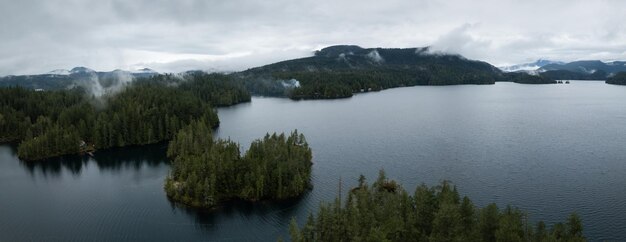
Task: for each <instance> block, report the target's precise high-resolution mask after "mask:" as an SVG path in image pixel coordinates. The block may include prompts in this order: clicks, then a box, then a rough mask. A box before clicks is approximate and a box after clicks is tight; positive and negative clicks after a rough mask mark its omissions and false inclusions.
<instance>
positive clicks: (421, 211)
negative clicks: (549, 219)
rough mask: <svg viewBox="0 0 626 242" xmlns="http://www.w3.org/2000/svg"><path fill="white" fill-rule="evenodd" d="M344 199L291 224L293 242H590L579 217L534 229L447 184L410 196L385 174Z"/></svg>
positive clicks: (512, 212)
mask: <svg viewBox="0 0 626 242" xmlns="http://www.w3.org/2000/svg"><path fill="white" fill-rule="evenodd" d="M341 199H342V197H338V198H336V199H335V201H334V202H333V203H328V204H322V205H321V206H320V209H319V211H318V213H317V215H315V216H313V215H312V214H310V215H309V217H308V219H307V221H306V222H305V223H304V225H303V226H302V227H299V226H298V224H297V223H296V220H295V219H292V221H291V225H290V228H289V232H290V236H291V241H294V242H309V241H494V242H495V241H519V242H521V241H537V242H539V241H564V242H565V241H569V242H579V241H586V239H585V237H584V236H583V225H582V220H581V219H580V217H579V216H578V215H577V214H576V213H572V214H571V215H570V216H569V217H568V218H567V221H566V222H565V223H556V224H554V225H553V226H551V228H548V227H547V226H546V224H545V223H544V222H543V221H539V222H537V224H536V226H532V225H531V224H529V222H528V215H527V214H526V213H524V212H522V211H521V210H519V209H517V208H512V207H510V206H507V207H506V208H504V209H499V208H498V206H497V205H496V204H493V203H492V204H489V205H487V206H486V207H484V208H479V207H476V206H475V205H474V204H473V203H472V201H471V200H470V199H469V198H468V197H463V198H461V197H460V195H459V193H458V191H457V189H456V186H454V185H452V184H451V183H450V182H448V181H444V182H442V183H441V184H440V185H438V186H435V187H427V186H426V185H424V184H422V185H420V186H418V187H417V188H416V189H415V191H414V192H413V193H409V192H407V191H406V190H404V189H403V188H402V186H401V185H400V184H398V183H397V182H395V181H393V180H389V179H387V177H386V175H385V173H384V171H381V172H380V174H379V176H378V179H377V180H376V181H375V182H374V183H373V184H372V185H369V184H367V182H366V181H365V177H363V176H361V177H360V178H359V180H358V186H357V187H355V188H354V189H352V190H351V191H349V193H348V197H347V198H346V200H345V201H342V200H341Z"/></svg>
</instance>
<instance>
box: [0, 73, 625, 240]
mask: <svg viewBox="0 0 626 242" xmlns="http://www.w3.org/2000/svg"><path fill="white" fill-rule="evenodd" d="M219 117H220V120H221V126H220V128H219V129H218V130H217V131H216V134H215V135H216V136H218V137H222V138H230V139H232V140H234V141H237V142H239V143H240V144H241V146H242V149H247V146H248V145H249V143H250V142H251V141H252V140H254V139H257V138H260V137H262V136H263V135H265V133H267V132H289V131H291V130H293V129H298V130H299V131H301V132H302V133H304V134H305V135H306V137H307V140H308V142H309V144H310V146H311V148H312V149H313V162H314V164H313V174H312V177H313V181H312V183H313V186H314V188H313V190H311V191H310V192H308V193H307V194H305V195H304V196H303V197H302V198H300V199H298V200H295V201H287V202H282V203H268V202H264V203H254V204H250V203H242V202H241V203H236V204H230V205H227V206H224V207H222V208H219V209H218V210H216V211H212V212H210V211H201V210H194V209H186V208H184V207H180V206H177V205H175V204H172V203H171V202H169V201H168V199H167V198H166V196H165V192H164V191H163V180H164V178H165V176H166V175H167V173H168V171H169V165H168V161H167V159H166V158H165V150H166V148H167V144H165V143H161V144H155V145H149V146H143V147H131V148H122V149H112V150H106V151H100V152H97V153H96V154H95V156H94V157H89V156H85V157H76V156H71V157H65V158H59V159H53V160H50V161H46V162H34V163H33V162H21V161H19V160H18V159H17V157H16V154H15V147H14V146H11V145H2V146H0V241H27V240H34V241H42V240H46V241H172V240H177V241H199V240H202V241H276V239H277V238H278V237H280V236H282V237H283V238H288V232H287V230H288V224H289V222H290V219H291V218H292V217H294V216H295V217H296V218H297V219H298V220H299V221H304V219H305V217H306V216H307V214H308V213H309V212H315V211H316V210H317V208H318V206H319V204H320V202H327V201H332V199H333V198H334V197H335V196H336V195H337V194H338V189H339V184H340V182H339V181H340V178H341V181H342V182H341V184H342V186H343V189H344V190H345V189H348V188H350V187H351V186H353V185H355V184H356V183H357V181H356V179H357V178H358V176H359V175H360V174H364V175H365V176H366V177H367V178H369V180H370V181H372V180H374V179H375V178H376V175H377V174H378V170H380V169H384V170H385V171H386V173H387V176H388V177H390V178H393V179H395V180H397V181H399V182H400V183H402V184H403V185H404V187H405V188H406V189H407V190H408V191H411V192H412V191H413V190H414V189H415V187H416V186H417V185H418V184H420V183H425V184H427V185H436V184H438V183H439V182H440V181H442V180H450V181H452V182H453V183H454V184H456V185H457V186H458V188H459V191H460V193H461V195H467V196H469V197H470V198H471V199H472V200H473V201H474V203H475V204H476V205H479V206H484V205H486V204H488V203H491V202H496V203H497V204H498V205H500V207H503V206H505V205H506V204H511V205H513V206H516V207H519V208H520V209H522V210H525V211H527V212H528V213H529V215H530V220H531V221H537V220H544V221H546V222H547V223H548V224H551V223H553V222H556V221H564V219H565V218H566V217H567V215H569V213H570V212H572V211H576V212H578V213H579V214H580V215H581V217H582V219H583V223H584V228H585V235H586V236H587V237H588V238H590V239H591V240H590V241H600V240H616V241H626V233H625V232H624V231H626V202H624V201H626V86H613V85H606V84H604V83H603V82H584V81H574V82H572V84H569V85H566V84H562V85H556V84H555V85H522V84H514V83H497V84H495V85H480V86H473V85H463V86H420V87H407V88H396V89H390V90H385V91H381V92H376V93H365V94H358V95H355V96H354V97H352V98H349V99H341V100H315V101H292V100H289V99H280V98H262V97H255V98H253V99H252V102H251V103H246V104H239V105H236V106H234V107H229V108H222V109H219Z"/></svg>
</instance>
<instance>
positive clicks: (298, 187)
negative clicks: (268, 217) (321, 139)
mask: <svg viewBox="0 0 626 242" xmlns="http://www.w3.org/2000/svg"><path fill="white" fill-rule="evenodd" d="M239 150H240V149H239V145H238V144H237V143H235V142H233V141H230V140H222V139H213V137H212V135H211V128H210V123H208V122H206V121H205V120H198V121H193V122H192V123H191V124H190V125H188V126H186V127H185V128H183V129H181V130H180V132H178V134H176V136H175V138H174V139H173V140H172V141H171V142H170V144H169V147H168V152H167V154H168V157H170V158H171V159H172V163H171V172H170V174H169V176H168V177H167V178H166V179H165V186H164V187H165V192H166V194H167V196H168V197H169V198H170V199H171V200H173V201H175V202H179V203H182V204H185V205H187V206H191V207H198V208H214V207H216V206H218V205H220V204H221V203H223V202H226V201H229V200H234V199H241V200H245V201H259V200H284V199H289V198H294V197H298V196H300V195H301V194H303V193H304V192H305V191H307V190H308V189H309V188H310V187H311V183H310V178H311V166H312V162H311V159H312V153H311V149H310V148H309V146H308V144H307V142H306V139H305V137H304V135H302V134H300V133H298V131H297V130H296V131H293V132H292V133H291V134H290V135H288V136H287V135H285V134H276V133H274V134H272V135H270V134H266V135H265V137H263V139H258V140H255V141H253V142H252V144H251V145H250V149H249V150H248V151H247V152H246V153H245V154H244V155H243V156H242V155H241V154H240V151H239Z"/></svg>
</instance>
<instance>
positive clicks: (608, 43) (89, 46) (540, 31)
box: [0, 0, 626, 75]
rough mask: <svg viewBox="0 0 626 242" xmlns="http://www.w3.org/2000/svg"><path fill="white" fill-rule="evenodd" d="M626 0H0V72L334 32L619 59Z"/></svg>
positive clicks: (251, 46)
mask: <svg viewBox="0 0 626 242" xmlns="http://www.w3.org/2000/svg"><path fill="white" fill-rule="evenodd" d="M625 11H626V1H619V0H615V1H609V0H607V1H601V0H600V1H589V0H585V1H578V0H562V1H561V0H558V1H553V0H541V1H539V0H525V1H521V0H519V1H515V0H488V1H471V0H468V1H461V0H444V1H435V0H406V1H404V0H384V1H381V0H374V1H370V0H349V1H340V0H330V1H326V0H266V1H252V0H223V1H211V0H204V1H202V0H176V1H165V0H137V1H133V0H93V1H90V0H68V1H56V0H0V43H1V44H0V75H10V74H32V73H42V72H48V71H50V70H54V69H70V68H72V67H75V66H87V67H90V68H92V69H96V70H113V69H116V68H121V69H137V68H142V67H149V68H153V69H156V70H157V71H161V72H177V71H184V70H190V69H204V70H225V71H233V70H241V69H246V68H249V67H253V66H258V65H263V64H268V63H272V62H276V61H280V60H284V59H288V58H296V57H302V56H308V55H311V53H312V51H314V50H316V49H320V48H323V47H325V46H328V45H334V44H356V45H360V46H362V47H422V46H433V47H434V48H435V49H437V50H442V51H447V52H454V53H459V54H462V55H464V56H466V57H468V58H471V59H479V60H484V61H487V62H489V63H491V64H494V65H497V66H499V65H506V64H516V63H523V62H530V61H534V60H536V59H539V58H544V59H551V60H563V61H572V60H582V59H600V60H625V59H626V14H625Z"/></svg>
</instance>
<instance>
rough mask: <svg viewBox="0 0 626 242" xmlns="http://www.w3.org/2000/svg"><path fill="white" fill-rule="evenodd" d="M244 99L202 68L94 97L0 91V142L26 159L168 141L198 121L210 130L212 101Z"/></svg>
mask: <svg viewBox="0 0 626 242" xmlns="http://www.w3.org/2000/svg"><path fill="white" fill-rule="evenodd" d="M248 101H250V94H249V93H248V92H247V91H246V90H245V88H244V87H243V86H242V85H241V84H240V83H236V82H235V81H232V79H231V78H230V77H227V76H225V75H221V74H203V73H202V74H194V75H192V76H189V77H184V76H183V77H180V76H174V75H169V76H168V75H159V76H153V77H149V78H145V79H140V80H137V81H136V82H134V83H131V84H129V85H127V86H125V87H124V89H123V90H121V91H120V92H119V93H112V94H108V95H104V96H102V97H99V98H96V97H95V96H92V95H91V93H89V92H88V90H86V89H84V88H75V89H72V90H59V91H44V92H40V91H34V90H26V89H23V88H20V87H10V88H0V123H1V124H2V125H1V126H0V131H1V132H2V133H1V134H0V141H2V142H17V143H19V146H18V156H19V157H20V158H21V159H25V160H39V159H44V158H48V157H53V156H59V155H64V154H75V153H80V152H88V151H94V150H97V149H106V148H111V147H122V146H128V145H143V144H150V143H156V142H160V141H164V140H169V139H171V138H172V137H173V136H174V135H175V134H176V133H177V132H178V130H179V129H181V128H182V127H184V126H186V125H187V124H189V123H190V122H191V121H193V120H196V119H203V120H206V122H207V123H208V124H209V126H210V127H211V128H216V127H217V126H218V125H219V119H218V117H217V112H216V110H215V109H214V108H213V107H214V106H228V105H233V104H237V103H240V102H248Z"/></svg>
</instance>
